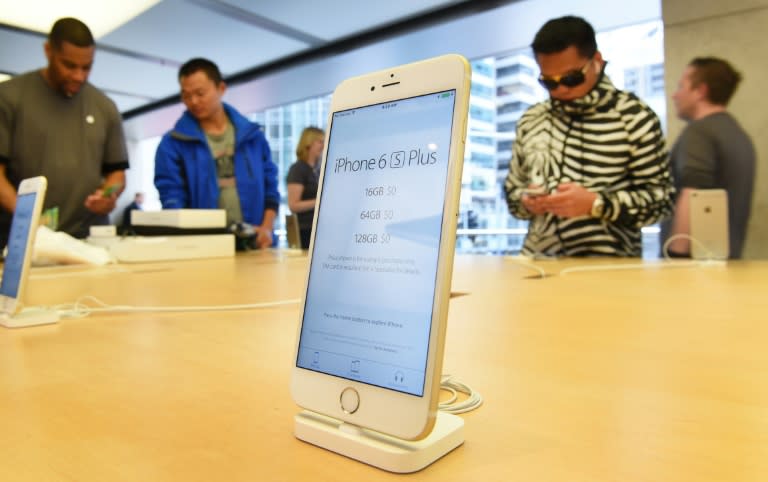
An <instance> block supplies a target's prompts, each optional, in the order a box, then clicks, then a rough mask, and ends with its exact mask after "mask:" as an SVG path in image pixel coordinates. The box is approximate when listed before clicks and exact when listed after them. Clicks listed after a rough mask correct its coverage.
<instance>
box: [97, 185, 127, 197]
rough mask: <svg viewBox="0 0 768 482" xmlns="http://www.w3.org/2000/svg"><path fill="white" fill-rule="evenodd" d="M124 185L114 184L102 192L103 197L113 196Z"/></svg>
mask: <svg viewBox="0 0 768 482" xmlns="http://www.w3.org/2000/svg"><path fill="white" fill-rule="evenodd" d="M122 186H123V185H122V184H112V185H111V186H107V187H105V188H104V191H102V192H101V196H102V197H109V196H111V195H112V193H113V192H115V191H117V190H118V189H120V188H121V187H122Z"/></svg>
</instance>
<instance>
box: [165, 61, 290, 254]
mask: <svg viewBox="0 0 768 482" xmlns="http://www.w3.org/2000/svg"><path fill="white" fill-rule="evenodd" d="M179 84H180V85H181V100H182V102H184V105H185V106H186V107H187V110H186V112H184V114H183V115H182V116H181V118H180V119H179V120H178V122H176V125H175V126H174V128H173V130H171V131H170V132H168V133H166V134H165V135H164V136H163V139H162V140H161V141H160V145H159V146H158V148H157V154H156V155H155V186H156V187H157V190H158V192H159V193H160V202H161V203H162V204H163V208H164V209H180V208H193V209H224V210H226V213H227V225H228V226H230V225H232V224H234V223H241V222H244V223H248V224H251V225H252V226H253V227H254V230H255V234H256V237H255V242H256V246H257V247H259V248H264V247H269V246H272V244H273V234H272V233H273V224H274V220H275V218H276V216H277V211H278V206H279V204H280V194H279V192H278V190H277V166H276V165H275V164H274V163H273V162H272V156H271V153H270V149H269V144H268V143H267V139H266V138H265V137H264V134H263V133H262V132H261V129H260V128H259V125H258V124H256V123H253V122H251V121H249V120H248V119H246V118H245V117H244V116H243V115H242V114H240V113H239V112H238V111H236V110H235V109H234V108H233V107H232V106H230V105H228V104H226V103H224V102H222V100H221V98H222V97H223V96H224V92H225V90H226V85H225V83H224V80H223V79H222V77H221V72H220V71H219V68H218V67H217V66H216V64H214V63H213V62H211V61H210V60H207V59H202V58H195V59H192V60H190V61H188V62H187V63H185V64H184V65H182V66H181V68H180V69H179Z"/></svg>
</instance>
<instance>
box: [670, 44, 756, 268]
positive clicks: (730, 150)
mask: <svg viewBox="0 0 768 482" xmlns="http://www.w3.org/2000/svg"><path fill="white" fill-rule="evenodd" d="M739 82H741V75H740V74H739V73H738V72H737V71H736V70H734V68H733V67H732V66H731V64H729V63H728V62H727V61H725V60H723V59H719V58H716V57H697V58H695V59H693V60H691V62H690V63H689V64H688V66H687V67H686V68H685V71H683V73H682V75H681V77H680V80H679V82H678V84H677V90H676V91H675V93H674V95H673V96H672V100H673V101H674V103H675V109H676V111H677V116H678V117H679V118H680V119H682V120H684V121H686V122H687V123H688V124H687V125H686V127H685V129H684V130H683V132H682V133H681V134H680V136H679V137H678V138H677V141H676V142H675V144H674V147H673V148H672V161H671V162H672V169H673V173H674V180H675V187H676V188H677V190H678V194H677V198H676V200H675V215H674V219H673V220H672V221H671V222H665V223H664V224H663V225H662V240H666V239H669V238H670V237H671V236H673V235H677V234H681V235H690V223H689V216H690V209H689V208H690V205H689V196H690V193H691V191H693V190H694V189H725V191H726V192H727V193H728V231H729V233H728V238H729V239H728V241H729V249H730V253H729V256H728V257H729V258H731V259H738V258H741V255H742V250H743V248H744V240H745V239H746V237H747V225H748V223H749V215H750V212H751V207H752V191H753V190H754V186H755V147H754V145H753V144H752V139H750V137H749V135H748V134H747V133H746V132H745V131H744V129H743V128H742V127H741V125H740V124H739V123H738V121H737V120H736V119H735V118H734V117H733V116H732V115H731V114H730V113H729V112H728V110H727V106H728V102H729V101H730V100H731V96H733V93H734V92H735V91H736V87H738V85H739ZM662 254H664V253H662ZM667 254H669V255H671V256H677V257H687V256H688V255H689V254H690V240H689V239H688V238H686V237H684V236H683V237H680V238H677V239H673V240H671V241H670V243H669V252H668V253H667Z"/></svg>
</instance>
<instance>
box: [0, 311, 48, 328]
mask: <svg viewBox="0 0 768 482" xmlns="http://www.w3.org/2000/svg"><path fill="white" fill-rule="evenodd" d="M57 321H59V313H58V312H56V311H55V310H47V309H45V308H24V309H22V310H21V311H20V312H18V313H16V314H15V315H13V316H9V315H7V314H5V313H3V314H0V325H2V326H4V327H6V328H22V327H25V326H37V325H48V324H50V323H56V322H57Z"/></svg>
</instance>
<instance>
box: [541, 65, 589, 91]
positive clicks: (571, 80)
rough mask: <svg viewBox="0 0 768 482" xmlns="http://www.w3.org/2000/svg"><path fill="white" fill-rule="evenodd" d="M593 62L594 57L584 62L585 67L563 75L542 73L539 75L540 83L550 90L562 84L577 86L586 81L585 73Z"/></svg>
mask: <svg viewBox="0 0 768 482" xmlns="http://www.w3.org/2000/svg"><path fill="white" fill-rule="evenodd" d="M591 63H592V59H590V60H589V62H587V63H586V64H584V67H582V68H580V69H578V70H571V71H570V72H566V73H564V74H563V75H553V76H552V77H549V76H547V75H544V74H541V75H539V83H540V84H541V85H543V86H544V87H545V88H546V89H549V90H555V89H557V88H558V86H560V85H564V86H565V87H577V86H579V85H581V84H583V83H584V79H586V76H585V75H584V74H585V73H586V72H587V67H589V65H590V64H591Z"/></svg>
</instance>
